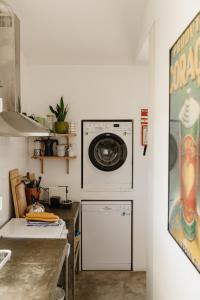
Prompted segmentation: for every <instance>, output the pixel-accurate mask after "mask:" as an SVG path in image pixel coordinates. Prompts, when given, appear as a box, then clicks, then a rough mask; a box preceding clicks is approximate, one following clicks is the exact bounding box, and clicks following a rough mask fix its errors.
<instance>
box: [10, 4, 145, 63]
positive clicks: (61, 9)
mask: <svg viewBox="0 0 200 300" xmlns="http://www.w3.org/2000/svg"><path fill="white" fill-rule="evenodd" d="M6 2H7V3H8V4H9V5H10V6H11V7H12V8H13V10H14V12H15V13H16V14H17V15H18V17H19V18H20V20H21V49H22V52H23V55H24V56H25V57H26V59H27V60H28V62H29V63H33V64H69V65H74V64H75V65H80V64H81V65H90V64H93V65H99V64H100V65H101V64H102V65H112V64H125V65H126V64H127V65H129V64H133V63H134V60H135V57H136V55H137V50H138V43H139V39H140V30H141V26H142V22H143V19H142V17H143V12H144V6H145V2H147V0H40V1H39V0H37V1H36V0H7V1H6Z"/></svg>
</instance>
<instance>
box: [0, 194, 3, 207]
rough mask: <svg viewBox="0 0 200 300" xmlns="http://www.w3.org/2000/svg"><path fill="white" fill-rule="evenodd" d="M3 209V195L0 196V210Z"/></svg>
mask: <svg viewBox="0 0 200 300" xmlns="http://www.w3.org/2000/svg"><path fill="white" fill-rule="evenodd" d="M2 209H3V197H2V196H0V210H2Z"/></svg>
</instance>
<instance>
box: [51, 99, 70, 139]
mask: <svg viewBox="0 0 200 300" xmlns="http://www.w3.org/2000/svg"><path fill="white" fill-rule="evenodd" d="M49 109H50V111H51V112H52V113H53V114H54V115H55V116H56V119H57V122H55V132H56V133H61V134H64V133H67V132H68V123H67V122H65V119H66V116H67V113H68V111H69V105H68V104H67V105H66V106H65V104H64V101H63V96H62V97H61V98H60V103H59V104H56V108H55V109H54V108H53V107H52V106H51V105H49Z"/></svg>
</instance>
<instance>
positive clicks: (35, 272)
mask: <svg viewBox="0 0 200 300" xmlns="http://www.w3.org/2000/svg"><path fill="white" fill-rule="evenodd" d="M66 247H67V246H66V240H64V239H63V240H62V239H59V240H58V239H57V240H54V239H43V240H41V239H0V249H10V250H12V255H11V260H10V261H9V262H7V263H6V265H5V266H4V267H3V268H2V269H1V270H0V299H2V300H13V299H15V300H27V299H31V300H49V299H53V293H54V290H55V287H56V285H57V282H58V279H59V275H60V272H61V269H62V266H63V263H64V260H65V257H66Z"/></svg>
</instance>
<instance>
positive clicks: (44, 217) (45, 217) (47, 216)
mask: <svg viewBox="0 0 200 300" xmlns="http://www.w3.org/2000/svg"><path fill="white" fill-rule="evenodd" d="M26 220H28V221H43V222H56V221H58V220H59V217H58V216H57V215H55V214H53V213H48V212H31V213H27V214H26Z"/></svg>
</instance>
